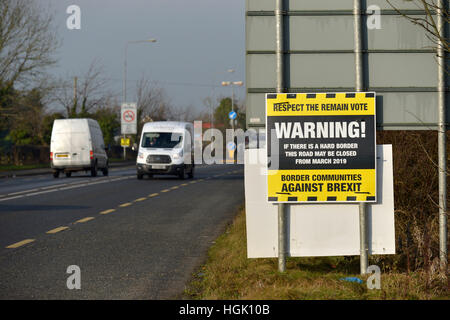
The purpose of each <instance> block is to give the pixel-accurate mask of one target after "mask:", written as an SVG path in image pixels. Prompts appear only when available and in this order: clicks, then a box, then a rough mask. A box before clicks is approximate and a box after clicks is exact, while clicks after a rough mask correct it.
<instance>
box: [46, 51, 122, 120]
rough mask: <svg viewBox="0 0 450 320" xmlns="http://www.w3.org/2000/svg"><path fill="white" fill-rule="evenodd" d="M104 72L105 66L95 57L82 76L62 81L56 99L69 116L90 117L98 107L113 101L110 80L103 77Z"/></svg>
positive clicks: (56, 91)
mask: <svg viewBox="0 0 450 320" xmlns="http://www.w3.org/2000/svg"><path fill="white" fill-rule="evenodd" d="M103 73H104V72H103V67H102V66H101V65H100V62H99V61H98V59H95V60H94V61H92V63H91V64H90V66H89V68H88V69H87V71H86V72H85V73H84V74H83V75H82V76H81V77H70V81H67V80H66V81H60V83H61V85H60V86H59V88H58V90H55V97H54V100H55V101H56V102H57V103H58V104H59V105H61V106H62V107H63V108H64V109H65V110H66V112H67V117H69V118H84V117H88V116H89V115H90V114H91V113H93V112H94V111H95V109H96V108H102V107H105V106H107V105H109V104H110V103H111V99H112V97H113V94H112V93H111V92H109V91H108V90H107V89H106V87H107V84H108V80H107V79H106V78H105V77H103ZM75 79H76V80H75Z"/></svg>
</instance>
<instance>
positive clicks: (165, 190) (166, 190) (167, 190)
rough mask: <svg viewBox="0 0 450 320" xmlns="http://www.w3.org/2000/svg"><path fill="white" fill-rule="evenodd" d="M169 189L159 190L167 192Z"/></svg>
mask: <svg viewBox="0 0 450 320" xmlns="http://www.w3.org/2000/svg"><path fill="white" fill-rule="evenodd" d="M169 191H170V190H169V189H164V190H161V192H169Z"/></svg>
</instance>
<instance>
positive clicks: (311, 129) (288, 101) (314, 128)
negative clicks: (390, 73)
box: [266, 92, 376, 203]
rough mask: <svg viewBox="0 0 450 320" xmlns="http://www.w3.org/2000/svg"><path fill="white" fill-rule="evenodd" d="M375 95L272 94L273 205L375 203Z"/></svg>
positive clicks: (270, 185)
mask: <svg viewBox="0 0 450 320" xmlns="http://www.w3.org/2000/svg"><path fill="white" fill-rule="evenodd" d="M375 124H376V121H375V93H374V92H352V93H342V92H337V93H295V94H291V93H289V94H286V93H281V94H266V130H267V131H266V132H267V159H268V173H267V187H268V190H267V196H268V201H269V202H275V203H276V202H311V201H314V202H375V201H376V153H375V152H376V141H375V130H376V128H375Z"/></svg>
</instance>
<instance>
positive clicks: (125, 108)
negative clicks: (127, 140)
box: [120, 103, 137, 134]
mask: <svg viewBox="0 0 450 320" xmlns="http://www.w3.org/2000/svg"><path fill="white" fill-rule="evenodd" d="M136 118H137V105H136V103H122V108H121V112H120V123H121V133H122V134H136V133H137V119H136Z"/></svg>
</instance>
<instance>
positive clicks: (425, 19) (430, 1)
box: [387, 0, 449, 53]
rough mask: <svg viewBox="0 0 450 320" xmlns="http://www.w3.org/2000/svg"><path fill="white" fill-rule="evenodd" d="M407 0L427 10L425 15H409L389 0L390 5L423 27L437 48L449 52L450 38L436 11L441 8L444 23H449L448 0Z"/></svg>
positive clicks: (406, 0)
mask: <svg viewBox="0 0 450 320" xmlns="http://www.w3.org/2000/svg"><path fill="white" fill-rule="evenodd" d="M404 1H405V2H413V3H415V4H416V6H417V8H419V9H421V10H423V11H424V12H425V16H417V15H408V14H407V13H405V12H403V11H402V10H401V9H398V8H397V7H396V6H395V5H393V4H392V3H391V0H387V2H388V3H389V5H390V6H391V7H392V8H394V10H395V11H397V13H399V14H400V15H402V16H403V17H405V18H406V19H408V20H409V21H411V22H412V23H414V24H415V25H418V26H420V27H422V28H423V29H424V30H425V34H426V36H427V37H428V39H430V41H431V42H432V43H433V44H435V45H436V48H441V49H443V50H444V51H445V52H447V53H448V52H449V38H448V37H446V34H445V28H443V29H440V27H439V25H438V22H437V17H436V15H435V12H436V11H438V10H440V11H441V12H442V17H443V22H444V24H448V23H449V8H448V2H447V1H445V0H444V1H438V0H404Z"/></svg>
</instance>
